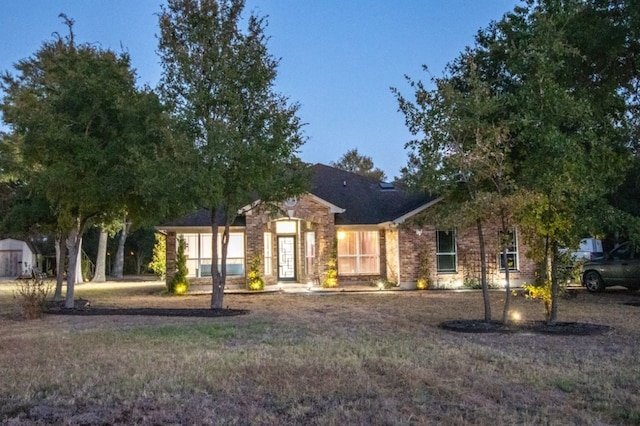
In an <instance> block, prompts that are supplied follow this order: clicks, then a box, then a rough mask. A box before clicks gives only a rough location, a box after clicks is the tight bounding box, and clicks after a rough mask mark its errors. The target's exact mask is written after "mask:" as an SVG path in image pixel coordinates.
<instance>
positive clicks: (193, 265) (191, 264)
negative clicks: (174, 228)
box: [176, 234, 200, 277]
mask: <svg viewBox="0 0 640 426" xmlns="http://www.w3.org/2000/svg"><path fill="white" fill-rule="evenodd" d="M182 238H184V242H185V243H186V249H185V251H184V254H185V256H187V270H188V271H187V275H188V276H190V277H195V276H197V274H198V265H199V261H198V257H199V256H198V253H199V251H200V247H199V246H198V234H183V235H182ZM177 249H178V246H177V245H176V250H177ZM176 254H177V252H176Z"/></svg>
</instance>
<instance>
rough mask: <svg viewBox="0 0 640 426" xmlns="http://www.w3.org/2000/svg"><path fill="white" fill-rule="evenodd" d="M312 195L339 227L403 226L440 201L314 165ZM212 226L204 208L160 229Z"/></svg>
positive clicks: (242, 222)
mask: <svg viewBox="0 0 640 426" xmlns="http://www.w3.org/2000/svg"><path fill="white" fill-rule="evenodd" d="M309 193H310V195H311V196H312V197H314V198H316V201H318V202H320V203H324V204H325V205H326V206H328V207H329V208H330V211H331V212H332V213H334V214H335V215H336V225H378V224H383V223H389V222H394V223H401V222H403V221H404V220H405V219H407V218H409V217H411V216H413V215H414V214H416V213H418V212H420V211H422V210H424V209H425V208H428V207H429V206H430V205H432V204H433V203H435V202H437V200H438V199H437V197H435V196H433V195H431V194H425V193H410V192H407V191H406V190H404V189H402V188H399V187H397V186H395V185H393V184H391V183H387V182H380V181H377V180H375V179H372V178H368V177H364V176H361V175H358V174H356V173H352V172H348V171H345V170H341V169H337V168H335V167H330V166H325V165H324V164H315V165H313V166H311V186H310V190H309ZM249 207H250V206H247V209H248V208H249ZM242 210H243V209H241V212H242ZM245 223H246V222H245V218H244V216H238V217H237V218H236V221H235V222H234V223H233V226H244V225H245ZM210 225H211V214H210V213H209V210H206V209H200V210H198V211H196V212H194V213H192V214H190V215H187V216H184V217H182V218H179V219H176V220H173V221H170V222H169V223H166V224H164V225H163V226H161V227H160V228H162V229H171V228H174V227H175V228H184V227H190V228H198V227H206V226H210Z"/></svg>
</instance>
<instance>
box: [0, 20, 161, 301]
mask: <svg viewBox="0 0 640 426" xmlns="http://www.w3.org/2000/svg"><path fill="white" fill-rule="evenodd" d="M62 16H63V18H64V19H65V22H66V24H67V26H68V28H69V34H68V36H66V37H61V36H59V35H58V36H57V37H56V38H55V39H54V40H53V41H49V42H45V43H44V44H43V45H42V47H41V48H40V49H39V50H38V51H37V52H36V53H35V54H34V55H33V56H32V57H30V58H27V59H24V60H21V61H20V62H18V63H17V64H16V65H15V68H16V71H17V72H16V74H15V75H12V74H10V73H8V72H7V73H5V74H4V75H3V76H2V90H3V92H4V97H3V99H2V102H1V103H0V110H1V111H2V113H3V118H4V121H5V122H6V123H7V124H8V125H9V128H10V132H9V133H8V134H7V135H6V137H3V139H2V144H3V149H2V152H4V153H7V152H8V153H10V155H6V156H4V157H3V160H7V161H6V162H5V164H8V166H6V167H7V168H8V169H10V170H11V172H12V176H13V178H14V179H15V180H16V181H19V182H21V184H22V185H23V186H24V188H25V191H27V193H29V194H32V195H33V197H36V196H37V197H42V198H44V199H46V201H47V203H48V205H49V209H50V211H51V213H52V215H53V216H54V217H55V221H56V227H57V229H58V230H59V231H60V232H61V234H62V235H64V239H65V241H66V246H67V248H68V254H69V262H68V263H69V266H68V274H67V293H66V306H67V307H73V305H74V284H75V282H76V276H75V271H76V266H77V259H78V253H79V250H80V246H81V240H82V234H83V232H84V230H85V229H86V228H87V226H89V225H90V224H91V223H92V221H94V220H95V219H97V218H98V217H101V218H104V216H105V215H107V216H109V215H111V216H113V215H116V214H117V213H118V212H120V211H122V210H124V209H125V208H126V207H127V206H128V205H130V204H133V203H132V199H133V198H134V197H136V196H137V195H138V194H139V192H136V187H137V184H136V180H135V179H134V177H135V173H134V171H135V170H136V169H135V167H133V166H134V165H135V163H134V162H133V161H132V160H131V158H132V152H133V151H132V150H133V149H134V147H137V148H139V147H138V146H137V145H138V144H139V143H142V142H144V143H145V144H146V145H147V147H149V146H150V145H153V144H154V143H156V141H157V140H156V139H153V138H150V137H149V136H150V133H151V131H150V130H149V129H150V127H153V126H152V125H151V124H153V125H155V124H158V123H159V122H161V120H156V119H155V118H154V117H157V115H156V113H157V112H158V111H159V110H160V109H161V107H160V104H159V101H158V99H157V97H156V96H155V95H153V93H151V92H150V91H149V90H138V89H137V88H136V86H135V74H134V72H133V70H132V69H131V67H130V61H129V57H128V55H126V54H121V55H117V54H115V53H114V52H112V51H110V50H102V49H99V48H97V47H95V46H93V45H90V44H76V42H75V40H74V33H73V21H72V20H70V19H67V18H66V17H65V16H64V15H62ZM145 150H146V151H151V152H152V150H149V149H145ZM142 199H148V198H145V197H143V198H139V199H138V201H140V200H142ZM144 204H145V203H144V202H143V201H140V202H139V203H138V204H136V206H139V207H140V208H143V206H144Z"/></svg>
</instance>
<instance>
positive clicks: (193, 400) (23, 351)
mask: <svg viewBox="0 0 640 426" xmlns="http://www.w3.org/2000/svg"><path fill="white" fill-rule="evenodd" d="M8 287H9V286H7V285H6V284H3V285H0V309H1V310H2V311H1V312H3V313H5V315H3V316H1V317H0V328H1V330H2V333H1V335H0V377H1V378H2V379H1V380H0V419H2V420H1V421H2V422H4V423H7V424H38V423H40V424H41V423H62V424H64V423H68V424H240V425H244V424H265V425H281V424H305V425H308V424H320V425H325V424H330V425H333V424H335V425H343V424H394V425H395V424H398V425H404V424H408V425H410V424H416V425H423V424H452V425H455V424H477V425H485V424H492V425H511V424H586V425H589V424H594V425H595V424H598V425H600V424H638V423H640V408H638V407H640V404H639V403H640V367H639V365H638V353H639V352H640V317H639V314H640V307H634V306H629V305H625V304H623V303H624V302H630V301H631V302H640V296H638V295H636V294H630V293H627V292H616V291H611V290H609V291H608V292H607V293H605V294H602V295H596V296H594V295H590V294H586V293H583V292H580V293H579V294H578V296H577V297H575V298H571V299H566V300H563V301H562V304H561V307H560V314H561V315H560V316H561V318H560V319H561V320H562V321H580V322H593V323H599V324H606V325H611V326H613V327H614V330H613V331H612V332H610V333H607V334H605V335H600V336H580V337H575V336H574V337H572V336H544V335H530V334H461V333H453V332H449V331H445V330H442V329H440V328H439V327H438V324H439V323H440V322H442V321H445V320H452V319H463V318H469V319H472V318H480V317H481V316H482V301H481V295H480V293H478V292H460V293H457V292H438V291H425V292H378V293H373V294H362V293H356V294H345V293H336V294H321V295H320V294H299V295H294V294H252V295H226V296H225V305H229V307H231V308H238V309H249V310H250V311H251V312H250V314H248V315H241V316H236V317H225V318H174V317H170V318H169V317H157V316H145V317H134V316H126V317H125V316H102V317H81V316H54V315H47V316H45V317H44V318H43V319H39V320H34V321H22V320H17V319H16V315H15V312H13V311H12V310H14V309H15V307H14V306H13V304H12V300H11V291H10V290H9V289H8ZM163 288H164V287H163V286H162V284H160V283H131V284H126V283H109V284H106V285H83V286H79V287H77V289H76V291H77V295H78V297H82V298H85V299H89V300H91V302H92V306H105V307H107V306H108V307H176V308H178V307H180V308H184V307H198V308H203V307H207V306H208V304H209V296H206V295H204V296H187V297H169V296H165V295H164V294H163ZM492 297H493V307H494V309H495V311H496V312H494V317H499V315H500V312H499V309H500V307H501V300H502V298H503V294H502V293H493V294H492ZM513 304H514V308H515V309H517V310H519V311H520V312H522V315H523V316H524V317H525V318H527V319H542V316H543V313H542V306H541V305H540V304H539V303H538V302H535V301H529V300H525V299H523V298H521V297H518V298H516V299H515V300H514V302H513Z"/></svg>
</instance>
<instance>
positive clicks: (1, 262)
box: [0, 238, 37, 278]
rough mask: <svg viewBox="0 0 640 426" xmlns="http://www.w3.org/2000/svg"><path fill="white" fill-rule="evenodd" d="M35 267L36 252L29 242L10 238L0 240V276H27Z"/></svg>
mask: <svg viewBox="0 0 640 426" xmlns="http://www.w3.org/2000/svg"><path fill="white" fill-rule="evenodd" d="M36 267H37V257H36V253H35V250H33V249H32V247H31V246H30V245H29V243H27V242H25V241H20V240H14V239H12V238H7V239H4V240H0V277H3V278H6V277H10V278H17V277H20V276H29V275H31V271H32V269H34V268H36Z"/></svg>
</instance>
